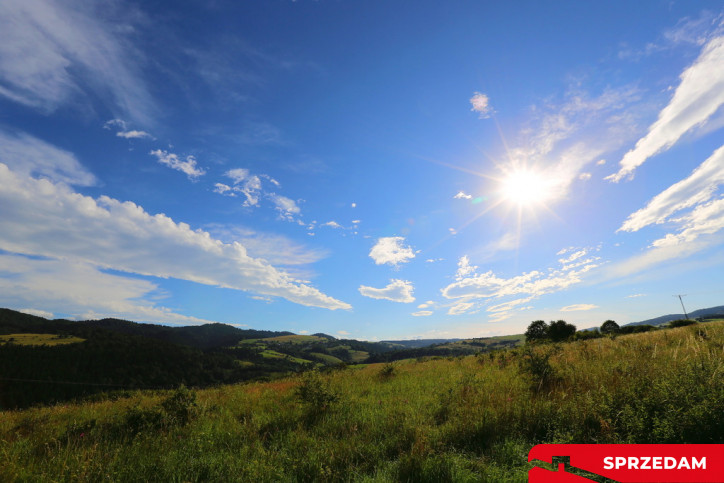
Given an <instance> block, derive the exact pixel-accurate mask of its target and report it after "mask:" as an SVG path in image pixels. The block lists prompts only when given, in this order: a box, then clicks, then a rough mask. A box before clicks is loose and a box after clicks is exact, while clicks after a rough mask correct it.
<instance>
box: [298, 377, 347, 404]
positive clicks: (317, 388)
mask: <svg viewBox="0 0 724 483" xmlns="http://www.w3.org/2000/svg"><path fill="white" fill-rule="evenodd" d="M295 394H296V395H297V397H298V398H299V400H300V401H301V402H302V403H303V404H305V405H306V406H307V407H308V408H309V409H310V410H311V411H312V412H322V411H325V410H326V409H327V408H328V407H329V406H330V405H331V404H333V403H335V402H337V400H339V395H338V394H336V393H334V392H333V391H332V390H331V389H330V387H329V381H325V380H323V379H322V377H321V376H320V375H319V372H317V371H309V372H305V373H304V374H303V375H302V382H301V384H299V386H297V389H296V391H295Z"/></svg>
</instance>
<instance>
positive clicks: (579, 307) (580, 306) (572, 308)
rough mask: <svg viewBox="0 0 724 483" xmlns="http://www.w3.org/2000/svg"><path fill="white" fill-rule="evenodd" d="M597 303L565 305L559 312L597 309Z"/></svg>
mask: <svg viewBox="0 0 724 483" xmlns="http://www.w3.org/2000/svg"><path fill="white" fill-rule="evenodd" d="M597 308H598V305H593V304H574V305H566V306H565V307H561V312H581V311H585V310H593V309H597Z"/></svg>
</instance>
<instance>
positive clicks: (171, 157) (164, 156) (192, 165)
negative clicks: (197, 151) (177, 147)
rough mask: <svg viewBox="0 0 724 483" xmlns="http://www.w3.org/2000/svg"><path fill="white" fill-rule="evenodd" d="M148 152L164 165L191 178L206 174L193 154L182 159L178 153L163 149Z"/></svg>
mask: <svg viewBox="0 0 724 483" xmlns="http://www.w3.org/2000/svg"><path fill="white" fill-rule="evenodd" d="M148 154H150V155H152V156H156V158H157V159H158V162H159V163H161V164H163V165H164V166H168V167H169V168H171V169H175V170H176V171H181V172H182V173H184V174H185V175H186V176H188V177H189V179H190V180H195V179H196V178H198V177H200V176H203V175H205V174H206V171H204V170H203V169H201V168H199V167H198V166H196V158H195V157H193V156H186V159H185V160H183V161H182V160H181V159H179V157H178V155H177V154H174V153H169V152H168V151H163V150H161V149H156V150H154V151H151V152H150V153H148Z"/></svg>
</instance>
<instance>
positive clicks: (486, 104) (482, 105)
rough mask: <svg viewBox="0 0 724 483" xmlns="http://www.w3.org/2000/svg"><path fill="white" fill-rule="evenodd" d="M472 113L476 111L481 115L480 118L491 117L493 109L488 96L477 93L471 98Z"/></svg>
mask: <svg viewBox="0 0 724 483" xmlns="http://www.w3.org/2000/svg"><path fill="white" fill-rule="evenodd" d="M470 105H471V106H472V107H471V108H470V110H471V111H475V112H477V113H478V114H479V115H480V118H481V119H483V118H487V117H490V113H491V110H492V108H491V107H490V99H489V98H488V96H487V95H486V94H483V93H481V92H476V93H475V94H473V97H471V98H470Z"/></svg>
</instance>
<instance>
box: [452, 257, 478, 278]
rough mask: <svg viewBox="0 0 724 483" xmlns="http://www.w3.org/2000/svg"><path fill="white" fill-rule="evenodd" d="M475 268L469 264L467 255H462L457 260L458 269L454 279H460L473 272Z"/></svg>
mask: <svg viewBox="0 0 724 483" xmlns="http://www.w3.org/2000/svg"><path fill="white" fill-rule="evenodd" d="M477 269H478V267H476V266H473V265H470V259H469V258H468V256H467V255H463V256H462V257H460V259H459V260H458V271H457V272H456V273H455V279H456V280H462V279H463V278H465V277H467V276H468V275H472V274H474V273H475V271H476V270H477Z"/></svg>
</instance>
